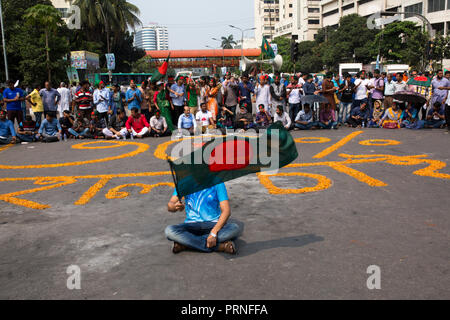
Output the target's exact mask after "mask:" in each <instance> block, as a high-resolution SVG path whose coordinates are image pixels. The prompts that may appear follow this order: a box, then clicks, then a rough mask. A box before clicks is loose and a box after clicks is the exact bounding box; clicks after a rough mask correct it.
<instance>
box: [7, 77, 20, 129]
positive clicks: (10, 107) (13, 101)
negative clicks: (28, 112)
mask: <svg viewBox="0 0 450 320" xmlns="http://www.w3.org/2000/svg"><path fill="white" fill-rule="evenodd" d="M24 99H25V94H24V93H23V91H22V89H20V88H15V87H14V81H12V80H8V88H6V89H5V91H3V101H4V102H6V111H7V112H8V119H9V120H11V122H12V124H13V125H14V120H17V125H19V124H20V123H21V122H22V121H23V112H22V101H23V100H24ZM14 136H15V133H14Z"/></svg>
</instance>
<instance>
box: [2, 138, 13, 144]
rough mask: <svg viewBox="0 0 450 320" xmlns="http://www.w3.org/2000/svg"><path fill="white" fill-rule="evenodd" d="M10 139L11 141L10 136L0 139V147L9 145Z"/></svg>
mask: <svg viewBox="0 0 450 320" xmlns="http://www.w3.org/2000/svg"><path fill="white" fill-rule="evenodd" d="M11 139H12V136H9V137H6V138H5V139H3V138H0V145H2V144H10V143H11Z"/></svg>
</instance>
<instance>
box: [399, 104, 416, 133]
mask: <svg viewBox="0 0 450 320" xmlns="http://www.w3.org/2000/svg"><path fill="white" fill-rule="evenodd" d="M418 114H419V112H418V110H417V109H416V108H414V106H413V105H412V104H411V103H409V104H408V106H407V107H406V109H405V110H403V112H402V116H401V123H400V127H402V128H409V129H419V128H417V126H416V123H417V122H418V121H419V118H418Z"/></svg>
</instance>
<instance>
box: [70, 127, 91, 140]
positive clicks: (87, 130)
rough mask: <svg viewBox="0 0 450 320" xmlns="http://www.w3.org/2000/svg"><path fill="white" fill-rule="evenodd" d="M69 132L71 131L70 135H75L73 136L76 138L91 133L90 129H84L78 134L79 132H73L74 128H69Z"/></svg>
mask: <svg viewBox="0 0 450 320" xmlns="http://www.w3.org/2000/svg"><path fill="white" fill-rule="evenodd" d="M67 131H69V133H70V134H71V135H73V136H75V137H77V138H78V137H79V136H83V137H84V136H86V135H87V134H88V133H89V128H86V129H84V130H83V131H82V132H80V133H78V132H76V131H75V130H73V129H72V128H69V130H67Z"/></svg>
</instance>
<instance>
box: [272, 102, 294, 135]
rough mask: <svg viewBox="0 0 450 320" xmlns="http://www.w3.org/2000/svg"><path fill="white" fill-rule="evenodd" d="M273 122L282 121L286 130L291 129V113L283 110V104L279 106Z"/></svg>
mask: <svg viewBox="0 0 450 320" xmlns="http://www.w3.org/2000/svg"><path fill="white" fill-rule="evenodd" d="M273 122H274V123H275V122H281V124H282V125H283V126H284V127H285V128H286V130H290V128H291V124H292V121H291V118H290V117H289V114H288V113H287V112H285V111H284V110H283V106H277V111H276V112H275V116H274V118H273Z"/></svg>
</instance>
